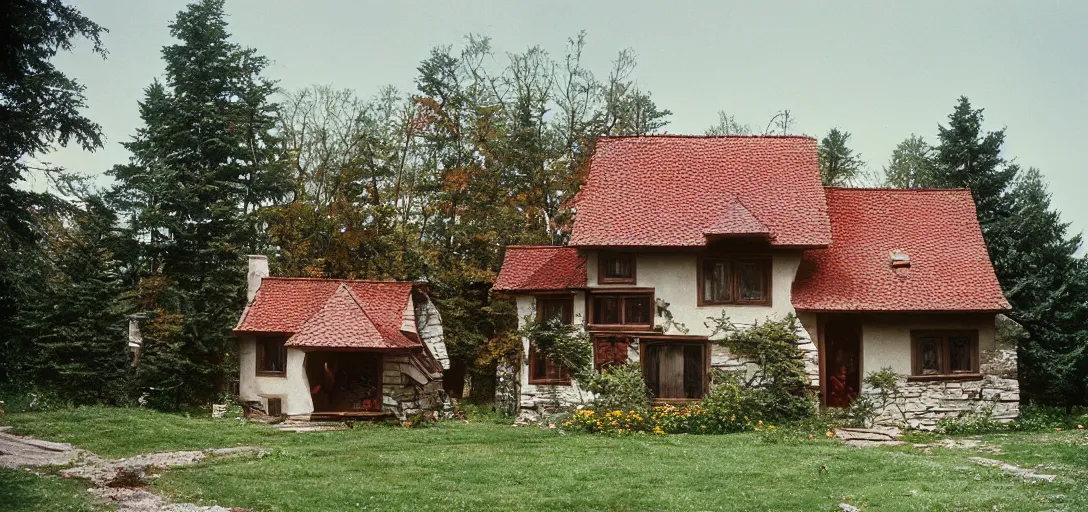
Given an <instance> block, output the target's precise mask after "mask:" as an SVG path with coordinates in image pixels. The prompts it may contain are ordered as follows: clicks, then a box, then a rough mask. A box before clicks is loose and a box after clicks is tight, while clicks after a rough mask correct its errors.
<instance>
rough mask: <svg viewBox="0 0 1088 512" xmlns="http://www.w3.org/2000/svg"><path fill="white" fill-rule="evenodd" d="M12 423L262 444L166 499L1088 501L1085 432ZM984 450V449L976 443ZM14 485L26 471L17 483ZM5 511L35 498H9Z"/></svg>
mask: <svg viewBox="0 0 1088 512" xmlns="http://www.w3.org/2000/svg"><path fill="white" fill-rule="evenodd" d="M0 423H9V424H13V425H16V427H17V428H16V432H22V433H31V434H34V435H39V436H42V437H44V438H47V439H52V440H63V441H68V442H72V443H74V444H76V445H79V446H82V447H85V448H88V449H91V450H94V451H98V452H100V453H101V454H103V455H108V456H125V455H133V454H135V453H140V452H145V451H151V450H166V449H185V448H207V447H213V446H229V445H236V444H259V445H263V446H267V447H269V448H272V449H273V452H272V454H271V455H268V456H265V457H263V458H260V459H257V458H250V459H236V460H222V461H216V462H211V463H207V464H204V465H201V466H196V467H192V468H185V469H177V470H173V471H170V472H168V473H166V474H165V475H164V476H163V477H162V478H160V479H158V480H156V481H155V483H154V487H155V488H156V489H157V490H159V491H161V492H164V493H167V494H169V495H171V496H172V497H173V498H174V499H176V500H179V501H180V500H184V501H196V502H202V503H218V504H221V505H224V506H239V507H249V508H254V509H256V510H260V511H279V510H416V509H428V510H805V511H810V510H838V508H837V505H838V504H839V503H840V502H849V503H852V504H854V505H857V506H859V507H862V508H867V509H868V510H969V511H975V510H1088V488H1086V484H1085V482H1088V433H1086V432H1085V431H1075V430H1074V431H1063V432H1053V433H1047V434H1044V435H1032V434H1010V435H1006V436H988V437H987V439H988V440H989V441H991V442H993V443H995V444H999V445H1001V446H1004V447H1005V449H1006V450H1008V452H1009V453H1008V454H1007V455H1003V456H997V457H998V458H1003V459H1005V460H1008V461H1010V462H1014V463H1018V464H1021V465H1025V466H1034V465H1036V464H1044V465H1046V466H1047V469H1048V471H1051V472H1054V473H1057V474H1059V475H1060V477H1059V479H1058V481H1057V482H1055V483H1053V484H1045V483H1044V484H1026V483H1023V482H1020V481H1019V480H1016V479H1013V478H1010V477H1006V476H1003V475H1002V474H1001V473H1000V472H999V471H997V470H994V469H990V468H984V467H981V466H977V465H974V464H972V463H970V462H968V461H967V460H966V459H967V457H968V456H971V455H976V454H974V453H971V452H965V451H960V450H946V449H931V450H929V452H928V453H927V452H925V451H923V450H919V449H913V448H895V449H857V448H850V447H846V446H843V445H841V444H839V443H838V442H836V441H831V440H827V439H824V438H822V437H818V438H817V439H815V440H811V441H810V440H807V439H804V438H784V437H783V436H782V435H779V434H772V435H766V434H762V433H751V434H734V435H725V436H668V437H651V436H631V437H601V436H591V435H584V434H563V433H561V432H559V431H558V430H542V429H537V428H519V429H515V428H510V427H508V426H505V425H498V424H494V423H488V422H473V423H471V424H468V425H466V424H463V423H460V422H445V423H442V424H440V425H439V426H436V427H430V428H422V429H412V430H408V429H403V428H399V427H389V426H370V425H366V426H362V427H358V428H356V429H354V430H350V431H344V432H332V433H320V434H284V433H278V432H274V431H272V430H271V429H269V428H268V427H264V426H259V425H242V424H238V423H237V422H232V421H229V420H217V421H212V420H205V419H200V420H198V419H190V418H186V417H184V416H177V415H167V414H160V413H153V412H147V411H137V410H118V409H101V408H88V409H77V410H74V411H64V412H56V413H38V414H13V415H9V416H6V417H3V418H0ZM984 456H988V455H984ZM17 485H30V484H26V483H25V482H23V483H17ZM15 510H36V509H33V508H16V509H15Z"/></svg>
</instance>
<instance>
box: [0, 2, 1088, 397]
mask: <svg viewBox="0 0 1088 512" xmlns="http://www.w3.org/2000/svg"><path fill="white" fill-rule="evenodd" d="M11 8H12V9H16V10H18V11H19V12H21V13H23V14H24V15H23V16H21V17H19V18H18V21H17V23H19V24H21V26H20V27H18V28H20V29H23V30H7V31H6V33H8V34H11V36H10V37H12V38H22V39H20V40H18V41H8V42H6V43H5V46H6V48H5V49H4V51H5V52H6V53H7V55H8V59H6V60H4V64H2V65H0V94H2V95H3V96H4V99H5V101H3V102H0V112H2V113H3V115H4V118H5V119H12V120H13V121H14V122H11V123H0V125H2V126H0V137H2V139H3V140H2V141H0V216H2V220H3V222H2V224H0V333H3V334H2V337H0V351H2V353H4V354H6V355H7V357H5V358H4V359H3V360H0V386H2V387H6V388H7V391H13V390H17V391H26V390H31V389H33V390H39V391H46V392H49V393H52V394H55V395H56V396H58V397H59V398H61V399H63V400H69V401H73V402H78V403H87V402H106V403H120V404H126V403H133V402H134V401H136V400H139V401H141V402H143V403H148V404H150V405H152V406H156V407H161V408H175V407H178V406H180V405H183V404H186V403H202V402H206V401H208V400H212V399H215V397H216V394H217V393H221V392H224V391H227V390H229V389H230V383H231V381H232V380H233V379H234V378H236V373H237V372H236V370H237V361H236V358H235V357H234V352H235V348H234V339H233V337H232V335H231V332H230V331H231V328H232V327H233V325H234V323H235V322H236V321H237V318H238V315H239V313H240V312H241V310H242V308H243V307H244V303H245V269H244V260H245V255H246V254H254V253H260V254H268V255H269V256H270V257H271V262H272V265H273V273H274V274H276V275H287V276H311V277H329V278H368V279H402V280H420V281H424V282H426V283H428V286H429V287H430V289H431V291H432V294H433V295H434V297H435V299H436V302H437V304H438V306H439V308H440V311H441V313H442V315H443V319H444V321H445V328H446V333H447V344H448V347H449V351H450V355H451V360H452V365H453V368H452V369H451V370H450V375H448V376H447V378H448V380H450V381H451V382H456V381H461V380H462V379H463V378H464V377H465V376H469V377H471V379H472V382H473V386H472V393H473V395H474V396H473V398H475V399H478V400H481V401H484V400H489V399H490V397H491V396H493V385H494V382H493V376H494V373H495V372H494V369H495V364H496V360H497V356H498V355H500V354H501V353H502V352H503V351H504V350H505V349H506V346H507V345H508V344H509V343H508V342H509V339H510V338H511V334H510V333H512V332H514V330H515V327H516V318H515V311H514V308H513V307H512V305H511V304H510V303H509V301H506V300H504V299H502V298H499V297H495V296H493V295H492V294H491V293H490V288H491V284H492V283H493V281H494V279H495V276H496V275H497V272H498V269H499V266H500V264H501V257H502V254H503V248H504V247H505V246H506V245H509V244H528V243H535V244H562V243H564V242H565V241H566V239H567V237H568V234H569V233H568V229H569V226H570V225H571V219H572V216H573V214H574V212H573V211H572V209H571V199H572V198H573V196H574V194H575V193H576V192H577V190H578V188H579V186H580V185H581V183H582V181H583V178H584V174H585V172H586V166H587V163H588V158H589V155H591V154H592V151H593V147H594V143H595V141H596V140H597V138H598V137H601V136H626V135H646V134H654V133H659V132H661V131H662V130H663V129H664V128H665V127H666V126H667V125H668V122H669V118H670V116H671V112H670V111H669V110H667V109H665V108H662V107H660V106H658V105H657V104H656V103H655V102H654V100H653V99H652V96H651V94H650V92H649V91H645V90H643V89H641V88H639V87H638V85H637V82H636V80H635V78H634V72H635V69H636V63H637V62H636V55H635V54H634V52H633V51H631V50H623V51H620V52H618V53H617V56H616V58H615V60H613V61H612V63H611V67H609V68H608V69H603V70H591V69H589V68H588V67H587V66H586V65H585V64H584V63H583V60H582V52H583V50H584V49H585V45H586V38H585V34H578V35H576V36H574V37H572V38H570V39H569V40H568V41H567V44H566V49H565V51H564V52H563V54H562V55H560V56H558V57H555V56H553V55H550V54H549V53H548V52H546V51H544V50H543V49H542V48H540V47H531V48H528V49H526V50H524V51H521V52H503V53H500V52H498V51H496V50H495V49H494V48H493V47H492V44H491V41H490V39H488V38H487V37H485V36H478V35H471V36H468V37H467V38H466V39H465V42H464V44H463V45H461V46H460V47H457V48H455V47H453V46H440V47H436V48H434V49H433V50H432V51H431V52H430V54H429V55H428V56H427V57H426V58H425V59H423V61H422V62H420V63H419V65H418V67H417V74H416V77H415V80H414V87H413V88H412V89H411V90H407V91H405V90H400V89H397V88H395V87H392V86H390V87H386V88H383V89H381V90H380V91H377V93H376V94H374V95H373V96H360V95H359V94H357V93H356V92H354V91H351V90H346V89H335V88H332V87H327V86H313V87H309V88H305V89H302V90H296V91H281V90H280V89H279V88H278V87H277V84H276V83H275V82H274V81H273V80H271V79H269V78H268V77H267V76H266V75H265V69H266V67H267V66H268V60H267V59H266V58H265V57H263V56H262V55H261V54H260V53H259V52H258V51H257V50H255V49H253V48H247V47H243V46H241V45H239V44H237V43H235V42H233V40H232V38H231V35H230V33H229V30H228V25H227V23H226V19H225V15H224V5H223V0H199V1H197V2H195V3H193V4H191V5H189V6H187V7H186V9H185V10H183V11H182V12H180V13H179V14H178V16H177V18H176V19H175V20H174V21H173V22H172V23H171V24H170V26H169V29H170V33H171V35H172V36H173V37H174V39H175V42H174V43H173V44H171V45H168V46H166V47H164V48H163V50H162V61H163V64H164V72H163V75H162V76H161V77H160V78H155V79H153V80H151V82H150V84H149V85H148V86H147V88H146V89H145V90H144V95H143V98H142V99H141V100H140V101H139V102H138V108H139V112H140V117H141V120H142V126H141V127H140V128H139V129H138V130H137V131H136V133H135V134H134V135H133V136H132V137H131V138H130V139H129V140H128V141H126V142H125V143H124V146H125V148H126V149H127V150H128V152H129V154H130V158H129V161H128V162H127V163H124V164H120V165H116V166H114V167H113V168H112V169H110V170H109V171H108V172H107V173H108V175H109V176H110V177H112V179H113V184H112V185H111V186H109V187H106V188H101V187H99V188H96V187H93V186H91V185H90V183H88V182H87V181H85V180H81V179H79V178H78V177H76V176H75V175H73V174H71V173H68V172H66V171H65V170H63V169H56V168H35V166H34V165H33V164H32V163H31V162H34V161H35V157H37V156H40V155H42V154H44V153H46V152H47V151H48V150H49V148H50V147H51V146H53V145H54V144H60V145H66V144H69V143H77V144H80V145H81V146H83V147H84V148H85V149H88V150H94V149H97V148H100V147H101V146H102V133H101V128H100V127H99V126H98V125H96V124H94V123H93V122H92V121H91V120H89V119H87V118H86V117H84V116H83V115H82V114H81V113H80V109H81V108H82V107H83V106H84V104H85V98H84V95H83V88H82V86H81V85H80V84H79V83H78V82H77V81H75V80H74V79H72V78H69V77H67V76H65V75H64V74H63V73H61V72H59V71H58V70H56V69H55V68H54V67H53V66H52V64H51V62H50V61H51V59H52V57H53V56H55V55H56V53H57V52H58V51H62V50H63V51H68V50H71V48H72V45H73V44H74V43H75V42H76V41H77V40H79V39H87V40H90V41H91V42H92V43H93V45H94V50H95V51H96V52H98V53H100V54H101V55H103V56H105V49H104V48H102V46H101V43H100V36H101V34H102V33H103V32H104V31H105V29H104V28H103V27H100V26H99V25H97V24H95V23H94V22H92V21H91V20H89V19H87V18H86V17H84V16H83V15H82V14H80V13H79V12H78V11H77V10H75V9H73V8H71V7H69V6H66V5H64V4H63V2H62V1H61V0H45V1H42V0H15V1H14V3H13V4H12V7H11ZM12 19H14V18H12ZM12 23H16V22H15V21H13V22H12ZM11 28H13V29H14V28H15V27H11ZM981 121H982V111H981V110H977V109H972V107H971V106H970V104H969V102H968V101H967V100H966V98H964V99H961V100H960V103H959V104H958V105H957V106H956V109H955V111H954V112H953V114H952V115H951V116H950V118H949V120H948V122H947V124H946V125H942V126H941V127H940V128H939V132H938V137H937V141H938V143H937V144H936V145H934V146H929V145H928V144H927V143H926V142H925V140H924V139H922V138H920V137H913V136H912V138H910V139H908V140H907V141H905V142H904V143H903V144H901V145H900V146H899V147H898V148H896V150H895V152H894V153H893V156H892V159H891V162H890V163H889V166H888V168H887V169H886V176H887V181H888V185H890V186H897V187H929V186H939V187H951V186H955V187H960V186H967V187H970V188H971V189H972V191H973V192H974V194H975V199H976V202H977V203H978V205H979V208H978V212H979V220H980V222H981V224H982V226H983V232H984V235H985V236H986V240H987V242H988V243H989V245H990V252H991V256H992V258H993V260H994V264H995V267H996V268H997V271H998V277H999V279H1000V280H1001V283H1002V285H1003V287H1004V289H1005V291H1006V295H1007V296H1008V297H1009V300H1010V302H1012V304H1013V307H1014V311H1013V312H1011V313H1010V315H1009V316H1010V317H1011V318H1012V319H1013V320H1015V321H1016V322H1017V323H1019V324H1020V325H1022V326H1023V339H1022V340H1020V355H1021V380H1022V382H1024V383H1025V384H1026V386H1025V389H1029V390H1030V396H1032V397H1034V398H1035V399H1038V400H1047V401H1051V402H1062V403H1066V402H1068V403H1080V402H1083V400H1084V394H1085V382H1084V375H1085V374H1086V373H1088V372H1086V371H1085V370H1088V368H1086V366H1085V365H1086V364H1088V354H1085V353H1084V350H1083V347H1084V346H1085V343H1084V340H1085V338H1084V333H1083V332H1082V330H1081V329H1082V328H1081V327H1080V326H1081V325H1084V321H1083V320H1084V315H1085V311H1084V310H1085V307H1086V306H1085V304H1086V303H1088V286H1086V285H1085V284H1084V283H1088V273H1086V269H1085V263H1084V260H1083V259H1081V258H1077V257H1076V255H1075V251H1076V250H1077V247H1079V243H1080V239H1079V236H1073V235H1071V234H1069V233H1067V228H1068V224H1066V223H1063V222H1062V221H1061V219H1060V216H1059V215H1058V213H1057V212H1055V211H1053V209H1052V208H1051V207H1050V204H1049V196H1048V194H1047V192H1046V186H1045V183H1044V182H1043V180H1042V178H1041V175H1040V174H1039V172H1038V171H1036V170H1033V169H1030V170H1027V171H1021V170H1020V169H1019V167H1017V166H1016V165H1015V164H1011V163H1009V162H1007V161H1006V160H1004V159H1002V158H1001V157H1000V148H1001V143H1002V141H1003V138H1004V132H1003V131H1000V132H994V133H983V132H982V131H981ZM793 122H794V121H793V118H792V116H791V113H790V111H788V110H786V111H782V112H780V113H779V114H778V115H776V116H775V117H774V118H773V119H772V120H771V121H770V122H769V123H768V125H767V129H766V130H764V132H774V133H783V134H785V133H788V132H789V130H790V129H791V126H792V123H793ZM751 132H752V130H751V129H750V128H748V127H747V126H744V125H740V124H739V123H737V122H736V121H735V119H733V118H732V117H731V116H727V115H725V114H721V120H720V122H719V124H718V125H716V126H715V127H712V128H711V129H710V130H708V133H712V134H719V135H727V134H745V133H751ZM848 140H849V133H846V132H845V131H841V130H838V129H835V130H832V131H831V132H830V133H828V135H827V137H824V138H823V139H822V140H821V141H820V163H821V170H822V172H823V174H824V181H825V183H826V184H848V183H851V182H852V180H856V179H857V178H858V177H859V175H860V172H861V169H862V167H863V163H862V161H861V158H860V155H856V154H854V152H853V151H852V150H850V149H849V148H848V147H847V144H848ZM32 172H39V173H44V174H45V175H47V176H49V177H50V179H51V182H52V183H53V184H54V192H53V193H32V192H29V191H27V190H25V188H23V187H22V186H21V185H20V183H21V181H22V180H23V179H24V178H25V177H26V176H27V175H28V174H29V173H32ZM132 317H136V318H139V319H140V324H141V331H142V336H143V345H144V346H143V349H142V356H141V358H140V361H139V364H138V365H137V366H133V365H132V364H131V361H130V357H129V354H128V353H127V351H126V349H125V340H126V339H127V325H128V319H129V318H132ZM1063 372H1064V373H1063ZM1078 372H1079V373H1078ZM1078 379H1079V380H1078Z"/></svg>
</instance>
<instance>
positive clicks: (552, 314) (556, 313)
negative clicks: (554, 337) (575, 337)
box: [536, 297, 574, 325]
mask: <svg viewBox="0 0 1088 512" xmlns="http://www.w3.org/2000/svg"><path fill="white" fill-rule="evenodd" d="M555 319H559V321H560V322H563V323H564V324H568V325H569V324H571V323H572V322H573V321H574V298H573V297H537V299H536V321H537V322H540V323H545V322H550V321H552V320H555Z"/></svg>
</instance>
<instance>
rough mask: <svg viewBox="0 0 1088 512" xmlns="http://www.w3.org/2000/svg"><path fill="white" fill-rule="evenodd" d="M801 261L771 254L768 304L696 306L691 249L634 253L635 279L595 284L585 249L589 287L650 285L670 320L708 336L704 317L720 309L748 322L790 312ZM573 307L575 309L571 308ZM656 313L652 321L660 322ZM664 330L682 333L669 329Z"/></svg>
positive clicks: (593, 264) (593, 263) (593, 258)
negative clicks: (623, 282) (683, 251)
mask: <svg viewBox="0 0 1088 512" xmlns="http://www.w3.org/2000/svg"><path fill="white" fill-rule="evenodd" d="M800 264H801V252H800V251H795V252H779V253H775V254H774V255H773V256H772V258H771V305H770V306H702V307H700V306H698V303H699V302H698V299H699V283H698V271H697V269H698V257H697V255H696V254H695V253H677V252H651V253H639V254H636V255H635V267H636V270H635V279H636V283H635V284H633V285H629V284H623V285H619V284H614V285H609V284H604V285H599V284H597V253H596V251H589V252H588V253H587V259H586V276H587V278H588V283H589V287H590V288H597V289H607V288H630V287H639V288H642V287H647V288H654V289H655V290H656V292H655V298H656V299H662V300H664V301H665V302H668V303H669V311H670V312H671V313H672V317H673V320H674V321H675V322H678V323H680V324H683V325H684V327H686V328H687V329H688V334H690V335H694V336H708V335H710V332H711V329H710V328H708V327H707V326H706V325H705V324H706V322H707V317H714V318H717V317H719V316H721V314H722V312H723V311H724V312H725V313H726V314H727V315H728V316H729V319H730V320H731V321H732V322H733V323H734V324H736V325H751V324H752V322H754V321H757V320H758V321H763V320H766V319H767V318H768V317H773V318H782V317H784V316H786V315H787V314H789V313H793V312H794V309H793V303H792V301H791V300H790V288H791V287H792V285H793V278H794V276H795V275H796V274H797V267H798V265H800ZM575 311H577V309H576V310H575ZM662 321H663V319H662V318H660V317H658V318H657V319H656V323H657V324H658V325H661V323H662ZM666 334H682V333H681V332H679V331H677V330H676V329H669V330H668V331H667V332H666Z"/></svg>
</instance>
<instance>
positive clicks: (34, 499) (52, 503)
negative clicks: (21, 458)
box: [0, 468, 105, 512]
mask: <svg viewBox="0 0 1088 512" xmlns="http://www.w3.org/2000/svg"><path fill="white" fill-rule="evenodd" d="M0 510H5V511H10V512H60V511H65V512H68V511H79V512H84V511H94V510H105V508H103V507H100V506H98V505H96V504H94V503H92V502H91V499H90V496H88V494H87V485H86V484H84V483H83V482H80V481H76V480H66V479H63V478H60V477H58V476H55V475H41V476H38V475H35V474H34V473H31V472H29V471H23V470H19V469H6V468H0Z"/></svg>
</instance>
